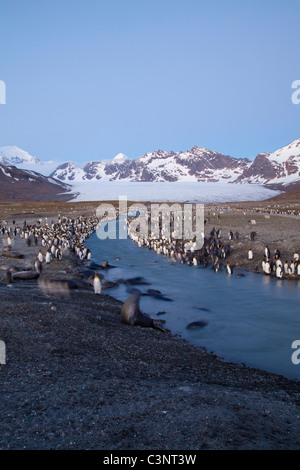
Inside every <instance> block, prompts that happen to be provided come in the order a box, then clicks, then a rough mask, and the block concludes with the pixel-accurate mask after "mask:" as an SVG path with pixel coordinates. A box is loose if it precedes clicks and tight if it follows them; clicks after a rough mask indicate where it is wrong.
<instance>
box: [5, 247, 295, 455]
mask: <svg viewBox="0 0 300 470" xmlns="http://www.w3.org/2000/svg"><path fill="white" fill-rule="evenodd" d="M24 245H25V243H24ZM27 248H28V247H25V246H24V247H23V249H24V250H27ZM37 248H40V244H39V246H38V247H29V248H28V250H27V255H26V256H27V258H26V261H28V260H30V259H31V260H32V259H33V253H34V250H36V249H37ZM1 258H2V257H1ZM2 261H3V260H1V264H3V262H2ZM6 261H7V259H6ZM17 262H18V263H19V264H20V265H21V264H22V263H23V264H24V260H18V261H16V263H17ZM83 264H84V263H82V262H81V261H80V260H79V259H76V257H75V255H73V254H71V255H70V257H69V256H66V257H65V258H64V257H63V260H62V261H56V260H55V261H54V265H52V266H51V263H50V265H49V267H48V266H46V267H45V270H44V272H42V274H41V278H42V276H45V277H48V278H49V279H51V278H53V277H61V278H69V279H73V280H75V282H77V284H78V288H77V289H71V290H70V291H69V292H68V294H67V295H66V297H64V296H63V297H56V296H55V295H53V294H54V293H52V294H50V296H49V295H48V296H47V295H43V294H41V292H40V291H39V289H38V288H36V287H34V285H35V284H36V281H16V286H15V287H13V288H8V287H6V286H5V287H4V286H3V285H1V287H0V289H1V296H2V309H3V311H2V315H1V319H0V324H1V330H0V331H1V336H3V338H2V337H0V339H2V340H5V342H6V345H7V358H8V360H7V364H6V365H5V366H3V365H2V366H1V373H2V378H3V380H2V385H1V389H2V391H1V396H2V397H3V402H2V404H1V405H0V407H1V414H2V416H3V425H4V430H3V432H2V433H1V434H2V443H1V445H0V447H1V448H3V449H4V448H5V449H8V448H12V449H21V448H31V449H32V448H33V449H48V448H55V449H73V448H76V449H79V448H80V449H111V450H113V449H141V450H142V449H152V450H153V449H176V448H177V449H178V448H180V449H183V448H184V449H284V448H288V449H295V448H299V447H300V446H299V438H298V433H297V430H298V426H299V416H300V412H299V404H298V395H299V391H300V384H299V382H298V381H295V380H292V379H288V378H285V377H283V376H280V375H276V374H272V373H269V372H264V371H261V370H259V369H253V368H250V367H246V366H242V365H239V364H234V363H231V362H227V361H224V360H223V359H221V358H218V357H217V356H215V355H214V354H210V353H208V352H207V351H204V349H203V348H202V349H201V348H199V347H197V346H193V345H191V344H190V343H188V342H187V341H186V340H184V339H182V338H181V337H178V336H176V335H173V334H172V333H170V332H169V331H166V332H165V333H163V332H160V331H157V330H153V329H151V328H141V327H131V326H129V325H126V324H123V323H121V321H120V318H119V315H118V313H119V310H120V305H121V304H122V303H121V302H119V301H117V300H116V299H114V298H113V296H111V295H107V294H106V292H110V291H109V290H107V291H104V292H103V294H101V295H100V296H97V295H94V293H93V290H92V287H90V286H89V285H88V284H87V283H86V281H84V279H82V278H79V277H78V274H79V271H80V270H82V266H83ZM46 268H47V269H48V268H49V269H48V272H47V274H46ZM58 271H64V272H60V273H59V275H58ZM17 282H19V284H17ZM30 283H32V284H30ZM22 285H23V287H22ZM24 286H26V287H27V288H24ZM14 293H16V294H17V295H16V296H14V295H13V294H14ZM112 293H113V292H112ZM24 305H26V309H24ZM37 357H38V358H39V360H38V361H37V360H36V358H37ZM4 367H5V369H4ZM125 416H126V419H125ZM29 422H31V424H33V425H32V426H31V428H30V427H28V424H29ZM70 422H71V423H73V425H72V426H71V427H70V425H69V424H68V423H70ZM187 430H188V432H187Z"/></svg>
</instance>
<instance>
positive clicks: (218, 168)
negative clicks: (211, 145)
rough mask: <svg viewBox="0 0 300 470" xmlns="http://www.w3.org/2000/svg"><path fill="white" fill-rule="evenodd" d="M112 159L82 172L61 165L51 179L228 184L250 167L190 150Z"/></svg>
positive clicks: (242, 161) (245, 162)
mask: <svg viewBox="0 0 300 470" xmlns="http://www.w3.org/2000/svg"><path fill="white" fill-rule="evenodd" d="M118 157H119V156H118V155H117V157H115V158H114V159H113V160H109V161H106V162H105V161H104V162H89V163H88V164H86V165H85V166H84V168H83V169H81V168H80V167H79V166H77V165H75V164H74V163H70V162H69V163H64V164H63V165H60V166H59V167H58V168H57V169H56V170H55V171H54V172H53V173H52V174H51V176H52V177H55V178H57V179H60V180H61V181H69V182H75V181H82V180H101V179H103V180H110V181H116V180H127V181H147V182H149V181H153V182H154V181H156V182H158V181H169V182H172V181H202V182H204V181H207V182H217V181H228V182H233V181H234V180H236V179H237V178H238V177H239V176H240V175H241V174H242V173H243V171H244V170H245V169H246V168H248V167H249V165H250V164H251V162H250V160H247V159H236V158H233V157H230V156H228V155H222V154H220V153H217V152H213V151H212V150H208V149H204V148H200V147H193V148H192V149H190V150H188V151H187V152H179V153H176V152H172V151H170V152H166V151H163V150H157V151H153V152H149V153H146V154H145V155H143V156H142V157H140V158H137V159H135V160H130V159H126V158H122V159H121V158H118Z"/></svg>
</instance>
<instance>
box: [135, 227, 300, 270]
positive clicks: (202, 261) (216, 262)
mask: <svg viewBox="0 0 300 470" xmlns="http://www.w3.org/2000/svg"><path fill="white" fill-rule="evenodd" d="M204 223H205V224H206V223H207V220H206V219H205V221H204ZM150 226H151V221H149V232H148V233H151V231H150ZM159 228H160V230H161V229H162V226H161V222H160V223H159ZM171 228H172V226H171ZM161 233H162V236H161V237H160V238H157V237H152V236H151V235H148V236H140V235H139V234H138V233H137V232H136V231H135V230H130V225H129V228H128V235H129V236H130V238H131V239H132V240H133V241H134V242H136V243H137V244H138V246H139V247H141V246H146V247H147V248H149V249H151V250H154V251H155V252H156V253H157V254H164V255H165V256H168V257H169V258H170V259H171V261H172V263H175V262H180V263H184V264H189V265H194V266H197V265H202V266H204V267H210V268H211V269H213V270H214V271H215V272H218V271H219V270H221V269H225V270H226V272H227V274H228V275H231V274H233V266H232V265H231V264H230V262H228V261H227V262H226V258H228V257H229V256H230V254H231V246H230V244H229V243H226V242H225V241H224V240H222V238H221V235H222V234H221V229H218V230H216V229H215V228H213V229H212V231H211V232H210V234H209V236H208V237H204V243H203V247H202V248H201V249H200V250H196V248H195V246H196V243H195V239H194V240H186V241H183V240H176V239H174V238H173V239H172V238H170V237H166V236H164V235H163V231H162V232H161ZM171 233H172V232H171ZM239 237H240V235H239V233H238V232H235V234H233V232H232V231H231V230H230V231H229V232H228V240H234V239H236V240H238V239H239ZM255 237H256V232H251V234H250V240H252V241H253V240H254V239H255ZM187 247H189V248H187ZM260 256H263V261H262V264H261V267H262V271H263V273H264V274H267V275H274V276H276V277H277V278H279V279H282V278H284V277H287V278H297V277H300V260H299V254H298V253H297V252H295V253H294V255H293V259H291V260H290V261H285V262H284V263H283V262H282V260H281V258H280V252H279V250H275V253H274V255H273V256H272V257H271V253H270V250H269V248H268V247H266V248H265V249H264V253H263V254H262V255H260ZM247 259H248V260H253V259H254V253H253V250H252V249H251V248H250V249H249V250H248V253H247Z"/></svg>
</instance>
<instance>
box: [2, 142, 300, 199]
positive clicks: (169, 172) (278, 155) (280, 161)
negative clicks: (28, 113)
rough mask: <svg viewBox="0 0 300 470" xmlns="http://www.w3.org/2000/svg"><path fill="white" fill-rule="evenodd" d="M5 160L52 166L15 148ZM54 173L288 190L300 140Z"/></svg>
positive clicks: (161, 153)
mask: <svg viewBox="0 0 300 470" xmlns="http://www.w3.org/2000/svg"><path fill="white" fill-rule="evenodd" d="M4 161H5V162H9V164H10V165H11V164H14V165H16V166H18V167H19V168H23V169H24V168H26V169H28V168H30V169H33V168H34V169H36V170H37V172H38V173H43V174H49V173H46V169H47V168H49V166H48V167H47V165H46V164H44V163H43V162H40V161H39V159H37V158H36V157H31V155H29V154H28V153H27V152H25V151H23V150H21V149H18V148H17V147H2V148H0V162H4ZM20 162H21V163H20ZM47 163H54V162H47ZM51 171H52V172H51V173H50V177H52V178H54V179H56V180H58V181H61V182H64V183H69V184H72V185H74V184H81V183H85V182H97V181H101V182H104V181H124V182H187V183H193V182H194V183H198V182H205V183H214V182H219V183H242V184H244V183H252V184H253V183H254V184H260V185H264V186H266V187H268V188H271V189H280V190H286V189H287V188H293V187H294V186H295V185H297V184H298V185H299V186H300V138H299V139H296V140H295V141H294V142H292V143H290V144H288V145H286V146H285V147H282V148H280V149H279V150H276V151H275V152H273V153H260V154H259V155H257V157H256V158H255V159H254V160H253V161H250V160H248V159H245V158H233V157H231V156H229V155H223V154H221V153H219V152H215V151H213V150H209V149H206V148H203V147H197V146H195V147H192V148H191V149H189V150H187V151H184V152H173V151H165V150H156V151H151V152H148V153H146V154H144V155H143V156H141V157H139V158H136V159H129V158H127V157H126V156H125V155H124V154H122V153H119V154H118V155H116V156H115V157H114V158H112V159H111V160H104V161H90V162H88V163H86V164H85V165H84V166H83V167H81V166H79V165H77V164H76V163H72V162H66V163H62V164H60V165H58V166H56V167H55V170H54V171H53V168H52V169H51Z"/></svg>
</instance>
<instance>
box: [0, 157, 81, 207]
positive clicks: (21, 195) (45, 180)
mask: <svg viewBox="0 0 300 470" xmlns="http://www.w3.org/2000/svg"><path fill="white" fill-rule="evenodd" d="M70 191H71V186H70V185H67V184H65V183H62V182H61V181H58V180H55V179H53V178H50V177H46V176H43V175H41V174H39V173H37V172H34V171H27V170H21V169H19V168H16V167H14V166H6V165H3V164H2V163H0V200H1V201H48V200H51V201H54V200H61V201H64V200H70V199H71V197H72V196H71V193H70Z"/></svg>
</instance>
